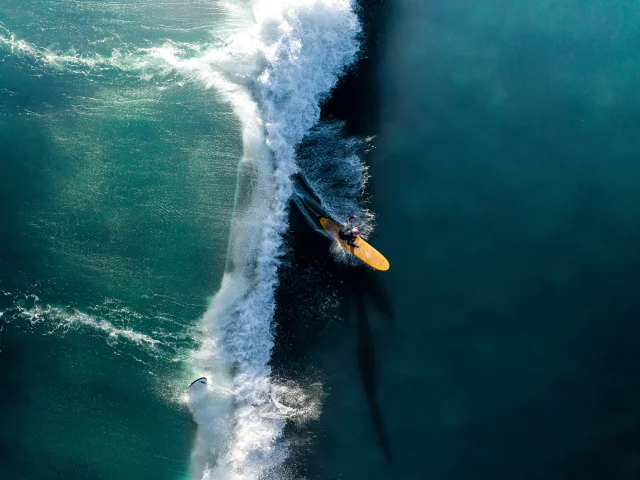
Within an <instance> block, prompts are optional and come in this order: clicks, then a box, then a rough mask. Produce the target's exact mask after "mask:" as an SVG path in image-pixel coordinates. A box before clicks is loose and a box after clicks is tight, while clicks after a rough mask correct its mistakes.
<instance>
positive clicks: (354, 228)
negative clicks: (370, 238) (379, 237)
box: [351, 227, 360, 235]
mask: <svg viewBox="0 0 640 480" xmlns="http://www.w3.org/2000/svg"><path fill="white" fill-rule="evenodd" d="M351 233H353V234H354V235H358V234H359V233H360V230H358V227H353V228H352V229H351Z"/></svg>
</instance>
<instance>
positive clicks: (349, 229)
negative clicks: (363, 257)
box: [338, 216, 358, 248]
mask: <svg viewBox="0 0 640 480" xmlns="http://www.w3.org/2000/svg"><path fill="white" fill-rule="evenodd" d="M353 218H356V217H355V216H353V217H349V218H348V219H347V224H346V225H345V226H344V227H342V228H341V229H340V230H339V231H338V236H339V237H340V240H344V241H345V242H347V244H348V245H350V246H352V247H356V248H357V245H356V244H355V241H356V238H358V234H357V233H354V231H353V230H354V229H355V225H351V220H352V219H353Z"/></svg>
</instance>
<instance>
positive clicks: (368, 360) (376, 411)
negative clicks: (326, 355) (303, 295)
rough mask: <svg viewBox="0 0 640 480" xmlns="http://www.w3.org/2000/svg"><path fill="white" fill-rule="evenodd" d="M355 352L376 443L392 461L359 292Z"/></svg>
mask: <svg viewBox="0 0 640 480" xmlns="http://www.w3.org/2000/svg"><path fill="white" fill-rule="evenodd" d="M356 325H357V329H356V331H357V352H358V368H359V370H360V380H361V381H362V387H363V388H364V393H365V396H366V397H367V405H368V407H369V415H370V417H371V423H373V427H374V429H375V431H376V436H377V437H378V443H379V445H380V448H381V449H382V451H383V452H384V455H385V457H386V459H387V461H388V462H391V461H392V457H391V447H390V445H389V437H388V435H387V432H386V430H385V426H384V421H383V419H382V413H381V411H380V405H379V404H378V396H377V380H376V376H377V375H376V349H375V343H374V339H373V336H372V333H371V327H370V325H369V319H368V317H367V308H366V305H365V302H364V298H363V296H362V294H361V293H360V292H358V294H357V295H356Z"/></svg>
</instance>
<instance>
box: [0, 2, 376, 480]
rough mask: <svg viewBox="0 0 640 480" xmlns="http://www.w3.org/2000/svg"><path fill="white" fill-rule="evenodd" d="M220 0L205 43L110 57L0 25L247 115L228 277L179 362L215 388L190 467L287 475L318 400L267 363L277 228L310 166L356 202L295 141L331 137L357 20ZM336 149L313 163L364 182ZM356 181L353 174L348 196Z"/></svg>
mask: <svg viewBox="0 0 640 480" xmlns="http://www.w3.org/2000/svg"><path fill="white" fill-rule="evenodd" d="M224 6H225V9H226V12H227V20H226V22H227V25H226V27H225V28H223V29H222V30H224V32H225V34H226V35H227V36H226V37H224V38H218V39H217V40H216V41H213V42H212V43H211V44H189V43H184V42H178V41H172V40H166V41H164V42H163V43H161V44H159V45H155V46H144V47H135V46H131V45H125V46H123V47H122V48H119V49H113V50H112V51H111V53H110V54H107V55H105V54H98V53H92V52H83V53H78V52H77V51H56V50H55V49H54V48H49V47H47V48H45V47H38V46H35V45H33V44H30V43H29V42H27V41H25V40H22V39H19V38H17V37H16V35H14V34H13V33H12V32H10V31H8V30H7V29H6V28H5V27H4V26H3V25H2V24H0V48H5V49H8V50H10V51H11V53H12V54H13V55H16V56H19V57H28V58H30V59H31V60H33V61H34V62H35V64H36V66H37V65H40V66H44V67H45V68H54V69H66V70H68V71H71V72H77V73H81V74H83V75H86V76H92V75H95V76H99V75H100V72H101V71H102V70H105V69H116V70H118V71H122V72H126V73H127V74H132V75H135V76H138V77H139V78H141V79H142V80H144V81H146V82H156V83H157V84H159V85H162V82H169V81H174V80H173V79H175V78H180V80H179V81H180V82H185V81H188V82H196V83H199V84H201V85H203V86H204V87H205V88H213V89H215V90H216V92H217V93H218V94H219V95H221V96H222V98H223V99H224V100H225V101H227V102H228V103H229V104H230V105H231V106H232V108H233V111H234V113H235V115H236V116H237V118H238V119H239V121H240V124H241V129H242V145H243V156H242V159H241V160H240V162H239V167H238V184H237V190H236V200H235V209H234V215H233V221H232V222H233V223H232V227H231V233H230V238H229V246H228V253H227V264H226V268H225V273H224V276H223V279H222V285H221V287H220V289H219V291H218V292H217V293H216V294H215V296H214V297H213V299H212V301H211V303H210V306H209V308H208V310H207V311H206V313H205V314H204V315H203V317H202V319H201V320H200V324H199V330H198V331H199V333H198V334H197V338H196V341H197V343H198V345H199V347H198V348H196V349H195V350H194V351H193V352H192V354H191V355H190V356H189V358H188V360H187V362H186V363H187V364H188V368H189V375H191V376H192V378H197V377H200V376H206V377H207V378H208V379H209V387H207V388H206V389H200V390H198V391H197V392H196V393H194V394H193V395H191V396H190V397H189V398H187V403H188V406H189V409H190V411H191V413H192V415H193V418H194V420H195V422H196V423H197V425H198V432H197V438H196V442H195V446H194V449H193V454H192V465H191V469H192V472H191V474H192V477H193V478H198V479H259V478H286V477H288V476H289V475H290V473H289V472H288V471H287V466H286V459H287V458H288V456H289V454H290V445H289V444H288V443H287V442H286V440H285V439H284V438H283V432H284V428H285V425H286V422H287V421H288V419H291V418H294V417H295V418H297V419H302V420H304V419H305V418H312V417H314V416H317V415H318V413H319V405H318V402H319V399H318V398H317V397H318V395H313V394H311V393H310V392H309V390H308V389H305V388H303V387H301V386H296V385H294V384H292V383H291V382H287V381H286V380H283V379H275V378H273V377H272V370H271V366H270V364H269V362H270V359H271V351H272V348H273V345H274V336H273V329H272V322H273V320H274V312H275V309H276V305H275V300H274V292H275V289H276V287H277V285H278V268H279V265H280V258H281V256H282V254H283V235H284V234H285V232H286V230H287V228H288V223H287V219H288V208H289V205H290V202H291V201H292V200H296V201H298V200H297V199H296V198H293V197H296V196H297V194H296V186H295V185H294V176H296V175H297V174H299V175H302V176H303V177H304V176H305V175H306V184H307V185H308V186H309V187H311V190H312V191H313V193H314V195H315V196H316V197H318V198H319V203H320V204H321V206H322V208H324V210H325V211H327V212H328V213H329V214H335V215H342V214H344V213H347V210H349V213H352V212H353V211H354V210H353V208H356V206H357V205H355V204H354V202H353V201H347V202H342V203H340V201H339V197H340V196H339V195H333V192H326V190H327V189H328V188H329V187H323V186H322V181H323V179H322V177H321V175H320V174H319V172H321V171H322V169H320V168H317V165H316V164H314V161H313V158H310V154H309V152H308V151H307V155H306V156H303V158H301V161H300V162H298V161H297V151H298V149H299V147H300V146H301V143H302V142H303V139H305V137H308V136H314V135H315V136H316V137H320V138H322V137H323V135H324V136H325V137H328V136H334V137H335V136H336V135H337V133H338V130H339V127H337V126H335V125H329V126H325V127H322V126H318V122H319V119H320V107H321V103H322V101H323V100H324V99H326V98H327V96H328V95H329V94H330V92H331V90H332V89H333V87H334V86H335V85H336V83H337V81H338V79H339V77H340V76H341V75H342V74H343V73H344V72H345V70H346V69H347V68H348V67H349V66H350V65H351V64H352V63H353V62H354V61H355V59H356V58H357V55H358V51H359V36H360V34H361V28H360V24H359V21H358V18H357V15H356V13H355V11H354V4H353V3H352V2H351V1H349V0H281V1H277V0H275V1H274V0H271V1H266V0H258V1H254V2H252V3H251V4H250V5H237V4H225V5H224ZM218 36H219V35H218ZM314 127H315V128H314ZM334 134H335V135H334ZM338 136H339V135H338ZM347 150H349V148H347ZM350 150H354V149H353V148H351V149H350ZM312 156H313V155H311V157H312ZM334 157H335V156H334ZM334 157H331V156H330V155H329V156H327V155H324V156H323V158H324V160H318V161H324V162H325V163H326V162H329V163H334V164H340V162H342V163H344V164H345V165H347V167H343V169H344V170H345V171H348V172H349V173H348V175H352V176H354V175H355V177H356V178H358V179H360V180H361V181H363V179H364V177H365V176H366V175H365V172H364V170H363V167H362V164H361V162H360V160H359V159H358V157H357V155H356V154H355V153H353V152H351V153H350V154H349V155H348V158H344V157H343V156H342V155H340V154H339V155H338V157H337V158H334ZM301 167H302V170H301ZM325 168H326V165H325ZM345 175H347V173H345ZM356 183H357V182H356ZM362 188H363V184H362V183H359V184H358V185H357V188H356V189H355V190H356V191H354V192H351V194H353V195H352V196H355V195H356V194H357V193H358V192H359V191H361V189H362ZM323 192H324V195H323ZM330 196H331V197H332V198H334V201H333V202H332V200H331V199H330V198H329V197H330ZM335 199H338V203H337V204H335V201H336V200H335ZM332 205H337V207H336V208H334V209H332ZM335 215H334V216H335ZM76 317H78V318H81V319H83V320H86V319H85V317H83V316H82V315H78V314H76ZM86 318H89V317H86ZM87 322H88V321H85V322H84V323H87ZM109 333H110V332H109ZM143 340H144V341H146V339H143Z"/></svg>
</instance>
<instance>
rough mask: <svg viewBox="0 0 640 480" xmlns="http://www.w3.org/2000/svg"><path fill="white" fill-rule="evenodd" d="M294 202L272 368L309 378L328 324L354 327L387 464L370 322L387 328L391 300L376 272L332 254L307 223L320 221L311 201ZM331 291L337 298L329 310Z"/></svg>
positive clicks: (360, 366)
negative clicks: (316, 348) (338, 322)
mask: <svg viewBox="0 0 640 480" xmlns="http://www.w3.org/2000/svg"><path fill="white" fill-rule="evenodd" d="M294 203H295V205H296V206H297V207H298V208H292V209H291V212H290V222H291V229H292V231H295V232H296V235H295V237H290V238H288V242H287V243H288V245H287V246H288V253H287V255H286V256H285V258H284V267H283V268H282V270H281V276H280V280H281V286H280V288H279V289H278V291H277V293H276V297H277V305H278V307H277V308H278V310H277V313H276V318H277V326H276V346H275V349H274V353H273V357H272V359H273V365H274V369H275V372H276V374H282V375H283V376H286V377H287V378H296V377H301V376H302V377H304V376H308V375H309V371H308V365H309V359H310V357H311V355H312V353H313V352H312V349H313V346H314V345H316V344H318V343H320V342H321V341H322V338H323V333H324V332H325V330H326V328H327V327H328V326H329V325H330V324H331V323H332V322H333V321H334V320H335V319H336V317H338V318H340V319H341V320H344V321H346V322H347V325H354V326H355V334H356V338H355V339H354V342H355V346H356V352H357V362H358V370H359V377H360V382H361V384H362V388H363V391H364V394H365V398H366V402H367V408H368V411H369V417H370V419H371V422H372V425H373V429H374V432H375V435H376V440H377V443H378V444H379V446H380V449H381V450H382V452H383V454H384V456H385V458H386V460H387V461H388V462H391V461H392V449H391V445H390V441H389V436H388V434H387V430H386V428H385V423H384V419H383V415H382V409H381V408H380V404H379V398H378V394H377V369H376V364H377V356H378V349H377V345H376V339H375V334H374V331H373V330H372V327H371V324H372V321H371V320H372V319H373V318H375V319H376V321H378V324H379V325H380V328H382V329H388V328H389V327H390V326H391V325H392V324H393V322H392V320H393V318H394V308H393V304H392V302H391V299H390V296H389V294H388V293H387V291H386V289H385V287H384V286H383V285H382V283H381V282H380V280H379V279H378V277H377V276H378V275H380V273H379V272H375V271H373V270H371V269H369V268H368V267H366V266H364V265H358V266H356V267H354V266H349V265H345V264H341V263H339V262H337V261H336V260H335V259H334V258H333V257H332V256H331V253H330V245H331V243H330V242H331V240H330V239H329V238H328V237H326V236H323V235H319V234H318V228H317V226H316V225H311V224H309V220H310V219H313V221H314V222H315V223H318V222H317V217H319V214H318V212H317V211H316V209H315V208H314V209H313V211H311V210H309V209H308V208H306V207H308V203H309V200H308V199H307V201H303V202H294ZM313 203H314V202H313V201H312V200H311V204H313ZM293 252H295V255H294V253H293ZM332 292H333V293H332ZM331 295H335V298H336V299H337V302H336V303H335V304H334V305H333V306H332V307H331V308H329V309H328V310H327V309H326V308H325V307H326V304H327V298H328V296H331ZM352 322H353V323H352ZM299 433H300V432H296V434H299Z"/></svg>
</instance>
